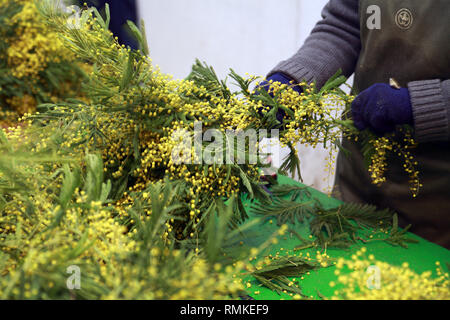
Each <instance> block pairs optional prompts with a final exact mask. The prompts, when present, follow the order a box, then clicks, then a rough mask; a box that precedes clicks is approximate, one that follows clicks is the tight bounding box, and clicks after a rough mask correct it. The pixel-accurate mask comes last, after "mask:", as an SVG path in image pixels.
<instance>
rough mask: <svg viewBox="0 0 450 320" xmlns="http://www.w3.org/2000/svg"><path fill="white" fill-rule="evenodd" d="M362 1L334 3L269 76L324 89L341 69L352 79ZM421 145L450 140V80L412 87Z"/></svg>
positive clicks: (419, 83) (323, 12)
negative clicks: (294, 49)
mask: <svg viewBox="0 0 450 320" xmlns="http://www.w3.org/2000/svg"><path fill="white" fill-rule="evenodd" d="M358 7H359V0H330V1H329V3H328V4H327V5H326V6H325V8H324V9H323V11H322V18H323V19H322V20H321V21H319V22H318V23H317V24H316V26H315V27H314V29H313V30H312V32H311V34H310V36H309V37H308V38H307V39H306V41H305V43H304V45H303V46H302V47H301V48H300V49H299V50H298V52H297V53H295V54H294V55H293V56H292V57H291V58H289V59H287V60H285V61H282V62H280V63H279V64H278V65H277V66H276V67H275V68H274V69H273V70H272V71H271V72H270V73H269V74H268V76H270V75H272V74H274V73H276V72H281V73H284V74H286V75H287V76H289V77H291V78H292V79H294V80H296V81H298V82H301V81H304V80H306V81H307V82H313V81H316V83H317V85H318V86H319V87H320V86H323V84H325V82H326V81H327V80H328V79H329V78H330V77H331V76H332V75H334V74H335V73H336V72H337V71H338V70H339V69H341V70H342V71H343V74H344V75H345V76H347V77H349V76H350V75H351V74H353V72H354V71H355V68H356V64H357V61H358V57H359V54H360V51H361V39H360V21H359V12H358ZM408 89H409V93H410V96H411V103H412V109H413V115H414V126H415V134H416V139H417V141H418V142H432V141H449V140H450V80H445V81H441V80H439V79H434V80H422V81H413V82H410V83H408Z"/></svg>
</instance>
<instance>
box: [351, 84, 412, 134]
mask: <svg viewBox="0 0 450 320" xmlns="http://www.w3.org/2000/svg"><path fill="white" fill-rule="evenodd" d="M352 116H353V121H354V123H355V126H356V127H357V128H358V129H359V130H364V129H371V130H372V131H373V132H374V133H376V134H378V135H384V134H385V133H389V132H393V131H394V130H395V127H396V126H397V125H404V124H409V125H413V124H414V118H413V113H412V105H411V99H410V96H409V91H408V89H406V88H401V89H394V88H392V87H391V86H389V85H387V84H384V83H377V84H374V85H373V86H371V87H370V88H368V89H366V90H364V91H363V92H361V93H360V94H359V95H358V96H357V97H356V99H355V100H354V101H353V103H352Z"/></svg>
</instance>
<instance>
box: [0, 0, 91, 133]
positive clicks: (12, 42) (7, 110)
mask: <svg viewBox="0 0 450 320" xmlns="http://www.w3.org/2000/svg"><path fill="white" fill-rule="evenodd" d="M0 14H1V15H2V27H1V28H0V37H1V41H2V48H1V49H0V60H1V61H2V62H3V63H4V66H3V67H4V70H3V74H2V75H1V76H0V78H1V82H2V88H0V123H1V125H2V126H3V127H5V126H13V125H16V123H17V119H18V117H20V116H22V115H24V114H25V113H32V112H34V111H35V109H36V107H37V105H38V104H40V103H47V102H48V103H50V102H57V101H60V100H62V99H65V98H68V97H74V96H78V98H82V94H81V90H80V87H81V82H80V79H81V77H82V73H83V71H82V70H89V68H90V67H89V66H88V65H86V64H85V63H83V62H79V61H78V62H76V57H75V54H74V53H73V52H72V51H71V50H70V49H68V48H67V47H66V46H65V45H64V43H63V41H62V39H61V37H60V35H58V33H57V32H55V31H54V30H51V29H50V28H49V27H48V25H47V24H46V23H45V20H44V19H43V17H42V16H41V15H40V14H39V12H38V9H37V7H36V1H34V0H12V1H11V0H0Z"/></svg>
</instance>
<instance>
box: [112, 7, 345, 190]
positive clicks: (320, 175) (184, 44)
mask: <svg viewBox="0 0 450 320" xmlns="http://www.w3.org/2000/svg"><path fill="white" fill-rule="evenodd" d="M110 1H111V0H110ZM112 1H114V0H112ZM116 1H119V0H116ZM327 2H328V1H327V0H315V1H310V0H283V1H272V0H245V1H242V0H189V1H183V0H164V1H161V0H137V3H136V4H137V11H138V18H139V19H140V18H142V19H144V21H145V25H146V34H147V38H148V42H149V46H150V56H151V58H152V60H153V64H155V65H158V66H159V67H160V68H161V70H162V72H164V73H168V74H171V75H173V76H174V78H180V79H181V78H185V77H186V76H187V75H188V74H189V72H190V68H191V66H192V64H193V63H194V61H195V59H196V58H198V59H200V60H201V61H205V62H207V63H208V64H209V65H211V66H213V67H214V69H215V70H216V72H217V74H218V75H219V76H220V77H221V78H224V77H225V76H226V74H227V73H228V70H229V68H233V69H234V70H235V71H236V72H238V73H239V74H241V75H245V74H246V73H249V74H251V75H258V76H265V75H266V74H267V73H268V72H269V71H270V70H271V69H272V68H273V67H274V66H275V65H276V64H277V63H278V62H280V61H281V60H284V59H286V58H288V57H290V56H291V55H292V54H294V53H295V52H296V50H298V48H299V47H300V46H301V45H302V44H303V42H304V41H305V39H306V37H307V36H308V35H309V33H310V32H311V30H312V28H313V27H314V25H315V23H316V22H317V21H318V20H319V19H320V18H321V11H322V8H323V7H324V6H325V4H326V3H327ZM349 81H350V82H351V79H350V80H349ZM272 151H273V152H274V153H275V154H276V155H278V156H276V157H274V166H276V167H277V166H279V165H280V164H281V162H282V160H283V158H284V156H285V155H286V154H287V153H288V151H287V150H284V149H281V148H279V147H278V146H277V145H276V143H275V146H273V147H272ZM299 153H300V159H301V169H302V176H303V181H304V183H306V184H308V185H310V186H312V187H314V188H316V189H319V190H322V191H328V190H327V189H328V188H329V187H331V186H332V184H333V182H334V172H324V169H325V167H326V163H327V160H326V158H327V157H328V156H329V152H328V150H324V149H323V148H317V149H315V150H313V149H312V148H306V147H304V146H299Z"/></svg>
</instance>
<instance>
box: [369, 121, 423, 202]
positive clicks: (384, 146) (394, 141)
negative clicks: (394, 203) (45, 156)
mask: <svg viewBox="0 0 450 320" xmlns="http://www.w3.org/2000/svg"><path fill="white" fill-rule="evenodd" d="M400 132H401V133H402V134H403V135H404V137H403V139H402V140H400V141H399V139H398V138H397V137H396V136H395V135H394V134H391V135H386V136H384V137H380V138H377V139H374V140H371V141H370V142H369V143H370V144H371V145H372V146H373V148H374V150H375V153H374V154H373V155H372V156H371V159H370V160H371V163H370V166H369V172H370V175H371V178H372V182H373V183H374V184H376V185H379V186H381V184H383V182H385V181H386V175H385V173H386V170H387V166H388V163H389V162H391V161H394V160H393V158H392V155H395V156H397V157H398V159H399V161H402V163H403V168H404V170H405V173H406V174H407V175H408V176H409V185H410V190H411V193H412V196H413V197H417V195H418V194H419V190H420V188H421V187H422V184H421V183H420V180H419V171H418V170H417V165H418V162H417V161H416V160H415V159H414V157H413V155H412V153H411V151H410V150H412V149H414V148H415V147H416V146H417V143H416V142H415V141H414V139H413V138H412V137H411V133H410V132H409V131H405V130H402V129H401V130H400ZM389 156H391V157H389ZM388 157H389V158H388Z"/></svg>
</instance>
